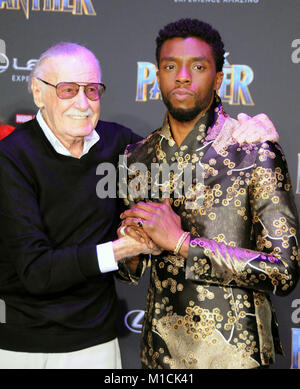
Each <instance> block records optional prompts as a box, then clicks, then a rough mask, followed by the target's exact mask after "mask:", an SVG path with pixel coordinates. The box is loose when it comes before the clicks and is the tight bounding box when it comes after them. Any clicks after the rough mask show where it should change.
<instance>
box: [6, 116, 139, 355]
mask: <svg viewBox="0 0 300 389" xmlns="http://www.w3.org/2000/svg"><path fill="white" fill-rule="evenodd" d="M96 131H97V132H98V133H99V135H100V140H99V141H98V142H97V143H96V144H95V145H94V146H93V147H92V148H91V149H90V151H89V152H88V153H87V154H86V155H84V156H83V157H81V158H80V159H76V158H72V157H67V156H63V155H60V154H58V153H57V152H56V151H55V150H54V149H53V147H52V146H51V144H50V143H49V141H48V140H47V138H46V137H45V135H44V133H43V131H42V130H41V128H40V127H39V125H38V123H37V121H36V120H35V119H34V120H32V121H30V122H27V123H25V124H24V125H22V126H20V127H19V128H17V129H16V130H15V131H14V132H13V133H12V134H11V135H9V136H8V137H7V138H5V139H4V140H1V142H0V299H2V300H4V302H5V305H6V323H5V324H0V348H3V349H8V350H14V351H25V352H44V353H47V352H69V351H74V350H79V349H82V348H85V347H89V346H93V345H96V344H100V343H104V342H106V341H109V340H111V339H113V338H115V337H116V328H115V321H116V314H117V312H116V311H117V303H116V292H115V286H114V280H113V274H112V273H105V274H101V273H100V270H99V266H98V260H97V254H96V245H97V244H99V243H103V242H107V241H110V240H113V239H115V238H116V229H117V226H118V224H119V221H120V219H119V214H120V210H121V209H120V207H121V201H119V200H118V199H116V198H114V199H113V198H105V199H100V198H98V196H97V194H96V186H97V183H98V182H99V180H100V179H101V176H99V175H97V174H96V169H97V166H98V164H99V163H101V162H110V163H112V164H114V165H115V166H116V165H117V163H118V160H119V154H122V153H123V151H124V149H125V146H126V145H127V144H129V143H135V142H136V141H138V140H139V139H140V137H138V136H137V135H135V134H134V133H132V132H131V131H130V130H129V129H127V128H125V127H122V126H120V125H118V124H116V123H109V122H103V121H100V122H99V123H98V126H97V128H96ZM100 260H101V259H100Z"/></svg>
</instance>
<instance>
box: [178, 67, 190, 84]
mask: <svg viewBox="0 0 300 389" xmlns="http://www.w3.org/2000/svg"><path fill="white" fill-rule="evenodd" d="M191 81H192V77H191V73H190V71H189V69H188V68H187V67H186V66H181V68H180V69H179V70H178V73H177V75H176V82H178V83H183V84H189V83H191Z"/></svg>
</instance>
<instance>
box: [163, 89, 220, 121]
mask: <svg viewBox="0 0 300 389" xmlns="http://www.w3.org/2000/svg"><path fill="white" fill-rule="evenodd" d="M213 96H214V93H213V95H212V96H211V97H210V98H209V99H207V100H205V101H204V102H202V104H201V103H200V102H199V100H197V101H196V103H195V106H194V107H192V108H189V109H184V108H175V107H174V106H173V105H172V103H171V102H170V100H169V99H168V98H167V97H166V96H164V95H162V99H163V102H164V103H165V105H166V107H167V109H168V111H169V113H170V115H171V116H172V117H173V118H174V119H175V120H177V121H178V122H181V123H184V122H191V121H192V120H194V119H195V118H196V117H197V116H198V115H200V113H201V112H203V111H205V110H207V108H209V106H210V104H211V102H212V101H213V98H212V97H213Z"/></svg>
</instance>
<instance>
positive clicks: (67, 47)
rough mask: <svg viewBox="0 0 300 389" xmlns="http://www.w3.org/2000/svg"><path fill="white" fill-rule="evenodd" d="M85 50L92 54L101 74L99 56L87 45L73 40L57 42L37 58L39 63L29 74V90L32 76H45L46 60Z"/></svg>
mask: <svg viewBox="0 0 300 389" xmlns="http://www.w3.org/2000/svg"><path fill="white" fill-rule="evenodd" d="M83 52H85V53H87V54H88V55H90V56H92V57H93V58H94V60H95V62H96V64H97V66H98V71H99V75H101V67H100V63H99V61H98V59H97V57H96V56H95V54H94V53H93V52H92V51H90V50H89V49H87V48H86V47H84V46H81V45H79V44H77V43H73V42H60V43H57V44H56V45H54V46H51V47H50V48H49V49H47V50H46V51H44V52H43V53H42V54H41V56H40V58H39V59H38V60H37V63H36V64H35V67H34V68H33V69H32V70H31V72H30V74H29V79H28V90H29V92H30V93H31V82H32V78H33V77H39V78H42V77H43V75H44V68H43V65H44V62H45V61H46V60H48V59H50V58H55V57H59V56H61V55H69V56H72V55H76V54H81V53H83Z"/></svg>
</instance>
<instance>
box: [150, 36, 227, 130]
mask: <svg viewBox="0 0 300 389" xmlns="http://www.w3.org/2000/svg"><path fill="white" fill-rule="evenodd" d="M157 77H158V82H159V86H160V90H161V93H162V98H163V101H164V103H165V104H166V106H167V108H168V110H169V113H170V114H171V116H172V117H174V119H176V120H178V121H180V122H187V121H191V120H194V119H195V118H197V116H200V115H201V114H202V112H203V111H204V110H206V109H207V108H208V107H209V105H210V103H211V101H212V99H213V96H214V91H215V90H218V89H219V88H220V86H221V83H222V79H223V73H222V72H216V66H215V60H214V57H213V53H212V49H211V47H210V46H209V45H208V44H207V43H206V42H204V41H202V40H200V39H199V38H194V37H188V38H172V39H169V40H167V41H165V42H164V43H163V45H162V48H161V53H160V62H159V70H158V72H157Z"/></svg>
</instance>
